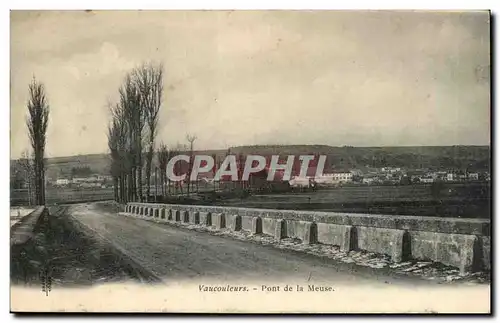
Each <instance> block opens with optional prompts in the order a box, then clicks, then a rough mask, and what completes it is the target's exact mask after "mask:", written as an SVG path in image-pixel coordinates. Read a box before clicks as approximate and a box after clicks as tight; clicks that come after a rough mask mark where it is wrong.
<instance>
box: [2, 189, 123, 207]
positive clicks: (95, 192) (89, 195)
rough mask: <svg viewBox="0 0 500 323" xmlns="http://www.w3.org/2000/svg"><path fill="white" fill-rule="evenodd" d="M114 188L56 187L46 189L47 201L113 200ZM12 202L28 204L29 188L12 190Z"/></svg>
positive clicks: (57, 202)
mask: <svg viewBox="0 0 500 323" xmlns="http://www.w3.org/2000/svg"><path fill="white" fill-rule="evenodd" d="M113 198H114V197H113V189H112V188H99V189H80V190H78V189H69V188H66V189H54V188H49V189H47V191H46V203H47V204H49V205H52V204H62V203H76V202H84V201H103V200H112V199H113ZM10 204H11V205H12V206H17V205H27V204H28V191H27V190H11V192H10Z"/></svg>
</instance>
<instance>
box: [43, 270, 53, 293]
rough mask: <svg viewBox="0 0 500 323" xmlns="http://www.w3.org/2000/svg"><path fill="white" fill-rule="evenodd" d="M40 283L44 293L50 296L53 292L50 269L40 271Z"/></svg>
mask: <svg viewBox="0 0 500 323" xmlns="http://www.w3.org/2000/svg"><path fill="white" fill-rule="evenodd" d="M40 283H41V285H42V292H44V293H45V295H47V296H49V292H50V291H51V290H52V276H51V273H50V268H48V267H45V268H44V269H42V270H41V271H40Z"/></svg>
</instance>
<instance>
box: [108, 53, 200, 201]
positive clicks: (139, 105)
mask: <svg viewBox="0 0 500 323" xmlns="http://www.w3.org/2000/svg"><path fill="white" fill-rule="evenodd" d="M163 74H164V70H163V66H162V65H161V64H154V63H145V64H143V65H142V66H140V67H137V68H135V69H133V70H132V71H130V72H129V73H127V74H126V76H125V78H124V80H123V82H122V84H121V86H120V88H119V90H118V93H119V99H118V102H116V103H114V104H112V103H110V104H109V109H110V112H111V121H110V123H109V126H108V147H109V150H110V154H111V175H112V176H113V181H114V187H115V191H114V195H115V199H116V200H117V201H119V202H121V203H126V202H129V201H144V200H147V198H148V197H149V196H151V191H150V187H151V177H152V170H153V169H154V170H155V182H156V177H157V175H158V174H157V168H156V166H155V167H153V159H154V157H155V155H156V157H157V159H158V165H159V167H158V169H159V170H160V174H159V175H160V176H159V177H160V182H161V187H162V195H164V194H166V193H167V192H165V189H164V186H165V185H164V184H165V183H168V178H167V172H166V167H167V163H168V161H169V160H170V159H171V158H172V157H173V156H175V155H177V154H179V153H181V151H183V150H184V149H181V148H180V147H177V148H175V149H168V147H167V146H166V145H165V144H163V143H161V144H160V145H159V148H158V150H157V151H155V147H156V137H157V134H158V122H159V117H160V110H161V107H162V101H163V88H164V86H163ZM195 139H196V137H194V136H190V137H188V141H189V142H190V143H191V151H192V146H193V142H194V140H195ZM143 172H144V175H145V177H146V178H145V192H143V185H142V184H143ZM176 187H178V186H176ZM188 191H189V189H188Z"/></svg>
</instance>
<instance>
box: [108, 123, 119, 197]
mask: <svg viewBox="0 0 500 323" xmlns="http://www.w3.org/2000/svg"><path fill="white" fill-rule="evenodd" d="M118 122H119V120H116V119H115V116H114V115H113V117H112V119H111V122H110V123H109V126H108V148H109V150H110V153H111V167H110V171H111V176H112V177H113V192H114V197H115V201H119V200H120V197H119V192H118V185H119V178H120V154H119V151H118V150H119V147H118V136H119V135H120V134H119V128H120V126H119V125H118Z"/></svg>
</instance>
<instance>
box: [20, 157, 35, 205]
mask: <svg viewBox="0 0 500 323" xmlns="http://www.w3.org/2000/svg"><path fill="white" fill-rule="evenodd" d="M19 163H20V165H21V168H22V170H23V173H24V176H23V178H24V181H25V183H26V185H27V186H28V205H32V204H33V190H32V188H33V181H34V177H35V170H34V163H33V158H32V156H30V153H29V152H28V151H27V150H26V151H23V153H22V154H21V158H20V159H19Z"/></svg>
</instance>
